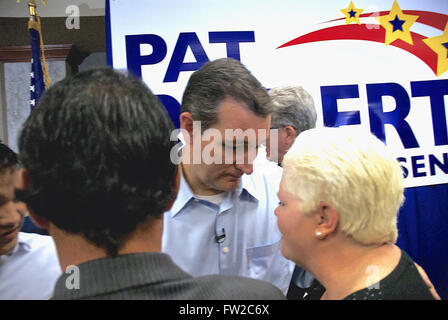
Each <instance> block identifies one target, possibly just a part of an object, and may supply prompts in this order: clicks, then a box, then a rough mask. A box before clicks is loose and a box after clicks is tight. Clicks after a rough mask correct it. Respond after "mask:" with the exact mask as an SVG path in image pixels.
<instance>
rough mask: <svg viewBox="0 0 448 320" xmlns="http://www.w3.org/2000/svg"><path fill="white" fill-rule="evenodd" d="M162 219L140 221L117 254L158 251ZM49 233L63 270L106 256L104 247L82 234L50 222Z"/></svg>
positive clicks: (160, 240) (160, 243) (160, 245)
mask: <svg viewBox="0 0 448 320" xmlns="http://www.w3.org/2000/svg"><path fill="white" fill-rule="evenodd" d="M162 230H163V219H151V221H150V222H147V223H142V224H140V225H139V226H138V228H137V230H136V231H134V232H133V233H131V234H130V235H129V236H128V237H127V238H126V240H125V243H124V244H123V245H122V246H121V247H120V248H119V250H118V255H124V254H132V253H143V252H160V251H161V247H162ZM48 231H49V233H50V235H51V236H52V237H53V240H54V243H55V245H56V249H57V252H58V257H59V264H60V265H61V268H62V271H63V272H64V271H65V270H66V269H67V267H68V266H70V265H80V264H82V263H84V262H87V261H91V260H97V259H102V258H107V257H108V254H107V251H106V249H105V248H102V247H98V246H97V245H95V244H94V243H92V242H91V241H89V240H87V239H86V238H85V237H84V236H82V235H79V234H72V233H68V232H66V231H64V230H61V229H59V228H58V227H56V226H55V225H54V224H50V226H49V230H48Z"/></svg>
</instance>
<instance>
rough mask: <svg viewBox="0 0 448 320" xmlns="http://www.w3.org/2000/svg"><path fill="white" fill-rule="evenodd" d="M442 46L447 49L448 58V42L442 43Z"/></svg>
mask: <svg viewBox="0 0 448 320" xmlns="http://www.w3.org/2000/svg"><path fill="white" fill-rule="evenodd" d="M442 46H444V47H445V48H446V50H447V52H446V58H447V59H448V42H445V43H442Z"/></svg>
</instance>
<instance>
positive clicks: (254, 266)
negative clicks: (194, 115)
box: [246, 240, 287, 282]
mask: <svg viewBox="0 0 448 320" xmlns="http://www.w3.org/2000/svg"><path fill="white" fill-rule="evenodd" d="M280 246H281V240H279V241H277V242H274V243H271V244H268V245H264V246H259V247H252V248H248V249H247V250H246V253H247V264H248V276H249V277H250V278H255V279H262V280H265V281H269V282H276V281H275V278H276V277H277V276H278V275H279V273H284V272H285V271H286V272H287V269H285V270H284V268H285V266H283V265H282V262H283V261H282V260H284V258H283V257H282V256H281V253H280ZM279 258H280V259H279ZM282 258H283V259H282ZM276 260H277V261H276ZM279 260H280V261H279ZM277 281H278V279H277Z"/></svg>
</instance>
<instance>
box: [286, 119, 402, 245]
mask: <svg viewBox="0 0 448 320" xmlns="http://www.w3.org/2000/svg"><path fill="white" fill-rule="evenodd" d="M283 167H284V181H285V186H286V189H287V190H288V192H290V193H291V194H293V195H294V196H296V197H298V198H299V199H300V200H301V201H302V207H301V208H302V210H303V211H304V212H305V213H311V212H313V211H315V210H316V209H317V208H318V206H319V204H320V203H321V202H323V201H325V202H327V203H329V204H331V205H332V206H333V208H335V209H336V211H337V212H338V214H339V229H340V230H341V231H342V232H344V233H345V234H346V235H347V236H349V237H351V238H353V239H354V240H355V241H357V242H359V243H362V244H365V245H369V244H375V243H384V242H392V243H395V241H396V240H397V234H398V231H397V213H398V210H399V208H400V206H401V204H402V203H403V200H404V196H403V172H402V169H401V167H400V165H399V163H398V162H397V160H396V159H395V158H394V157H393V156H392V155H391V154H390V153H389V151H388V149H387V147H386V146H385V145H384V143H383V142H382V141H380V140H378V139H377V138H376V137H375V136H374V135H372V134H371V133H370V132H367V131H364V130H361V129H357V128H353V127H352V128H350V127H340V128H315V129H310V130H307V131H304V132H302V133H301V134H300V135H299V136H298V137H297V139H296V141H295V142H294V144H293V145H292V147H291V148H290V149H289V151H288V153H287V154H286V155H285V158H284V160H283Z"/></svg>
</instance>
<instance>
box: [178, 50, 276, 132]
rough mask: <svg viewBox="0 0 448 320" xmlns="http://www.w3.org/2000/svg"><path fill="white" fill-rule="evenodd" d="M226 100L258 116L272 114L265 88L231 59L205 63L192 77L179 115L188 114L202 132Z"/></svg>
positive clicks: (244, 68) (215, 119)
mask: <svg viewBox="0 0 448 320" xmlns="http://www.w3.org/2000/svg"><path fill="white" fill-rule="evenodd" d="M226 98H233V99H235V100H237V101H239V102H243V103H245V104H246V105H247V107H248V108H249V110H251V111H252V112H254V113H255V114H256V115H258V116H260V117H267V116H268V115H269V114H270V113H271V105H270V98H269V95H268V93H267V91H266V89H265V88H264V87H263V86H262V85H261V83H260V82H259V81H258V80H257V79H256V78H255V77H254V76H253V75H252V74H251V73H250V71H249V70H247V69H246V67H245V66H244V65H243V64H241V62H239V61H238V60H235V59H232V58H223V59H218V60H215V61H212V62H208V63H206V64H205V65H204V66H203V67H202V68H201V69H199V70H197V71H196V72H194V73H193V74H192V75H191V77H190V79H189V80H188V84H187V87H186V89H185V91H184V94H183V97H182V107H181V112H190V113H191V114H192V116H193V119H194V120H196V121H201V126H202V129H203V130H205V129H208V128H209V127H210V126H211V125H213V124H215V123H217V122H218V106H219V104H220V103H221V102H222V101H223V100H224V99H226Z"/></svg>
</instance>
